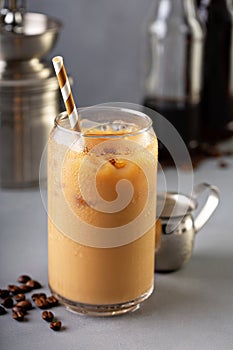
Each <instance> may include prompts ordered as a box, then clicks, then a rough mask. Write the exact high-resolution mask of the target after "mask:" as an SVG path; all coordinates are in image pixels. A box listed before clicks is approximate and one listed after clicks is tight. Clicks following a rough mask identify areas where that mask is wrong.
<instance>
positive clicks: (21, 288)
mask: <svg viewBox="0 0 233 350" xmlns="http://www.w3.org/2000/svg"><path fill="white" fill-rule="evenodd" d="M31 290H32V288H31V287H29V286H26V284H23V285H22V286H20V292H21V293H28V292H30V291H31Z"/></svg>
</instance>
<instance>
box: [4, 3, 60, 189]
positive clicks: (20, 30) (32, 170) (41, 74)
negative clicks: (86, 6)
mask: <svg viewBox="0 0 233 350" xmlns="http://www.w3.org/2000/svg"><path fill="white" fill-rule="evenodd" d="M0 4H1V11H0V187H3V188H7V187H8V188H20V187H28V186H33V185H38V182H39V165H40V159H41V155H42V152H43V149H44V147H45V145H46V140H47V136H48V133H49V130H50V129H51V126H52V124H53V119H54V117H55V116H56V115H57V114H58V113H59V112H60V92H59V87H58V83H57V80H56V77H55V75H54V72H53V69H52V67H51V66H50V65H49V64H48V63H46V61H44V60H43V58H44V57H45V56H46V55H47V54H48V53H49V51H50V50H51V49H52V48H53V46H54V45H55V43H56V40H57V37H58V34H59V30H60V28H61V22H60V21H58V20H57V19H54V18H50V17H47V16H46V15H43V14H39V13H27V12H26V9H25V1H17V0H15V1H2V2H0Z"/></svg>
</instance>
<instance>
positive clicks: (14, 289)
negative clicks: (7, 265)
mask: <svg viewBox="0 0 233 350" xmlns="http://www.w3.org/2000/svg"><path fill="white" fill-rule="evenodd" d="M8 290H9V292H10V293H12V294H13V295H16V294H19V293H20V292H21V290H20V287H19V286H16V285H14V284H9V286H8Z"/></svg>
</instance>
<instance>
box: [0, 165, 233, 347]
mask: <svg viewBox="0 0 233 350" xmlns="http://www.w3.org/2000/svg"><path fill="white" fill-rule="evenodd" d="M217 162H218V161H217V160H211V161H207V162H206V163H204V164H202V165H201V166H200V167H199V168H198V169H197V170H196V171H195V174H194V181H195V183H199V182H202V181H208V182H210V183H213V184H215V185H217V186H218V187H219V189H220V191H221V203H220V206H219V207H218V209H217V211H216V212H215V214H214V216H213V218H211V220H210V221H209V222H208V224H207V225H206V226H205V227H204V228H203V229H202V231H201V232H200V233H199V234H198V235H197V237H196V240H195V247H194V253H193V256H192V258H191V261H190V262H189V263H188V264H187V265H186V266H185V267H184V268H183V269H181V270H179V271H177V272H174V273H170V274H156V276H155V281H156V282H155V284H156V287H155V291H154V293H153V294H152V296H151V297H150V299H149V300H148V301H146V302H145V303H144V304H143V306H142V307H141V309H140V310H138V311H136V312H134V313H131V314H128V315H124V316H118V317H115V318H94V317H88V316H78V315H76V314H73V313H70V312H68V311H67V310H65V309H63V307H61V306H59V307H57V308H56V309H54V312H55V314H56V316H57V318H59V319H60V320H61V321H62V323H63V325H64V328H63V329H62V331H61V332H57V333H56V332H53V331H52V330H50V329H49V325H48V324H47V323H46V322H44V321H43V320H42V319H41V311H40V310H37V309H34V310H32V311H31V312H30V313H29V315H28V316H27V321H26V322H22V323H19V322H16V321H15V320H13V319H12V318H11V316H10V312H9V311H8V313H7V314H6V315H4V316H0V349H1V350H13V349H17V350H21V349H24V350H28V349H33V350H37V349H44V350H46V349H58V350H59V349H67V350H72V349H83V350H85V349H88V350H91V349H95V350H96V349H103V350H104V349H126V350H127V349H145V350H147V349H158V350H159V349H165V350H167V349H169V350H170V349H174V350H176V349H179V350H182V349H184V350H192V349H195V350H196V349H205V350H206V349H211V350H215V349H216V350H221V349H223V350H232V349H233V202H232V198H233V162H232V160H229V162H230V166H229V167H228V168H220V167H219V166H218V165H217ZM174 174H175V171H174V170H168V171H166V178H167V180H168V184H169V188H170V189H172V186H173V185H174V184H173V178H174ZM160 176H161V175H159V182H160ZM186 177H187V179H188V177H189V175H188V174H187V175H184V178H183V180H182V181H183V183H182V185H183V186H184V189H185V185H186V180H185V179H186ZM187 181H188V180H187ZM174 186H175V185H174ZM46 231H47V228H46V212H45V209H44V207H43V204H42V201H41V197H40V193H39V190H38V189H30V190H21V191H13V190H4V191H1V192H0V288H4V287H5V286H7V285H8V284H10V283H15V282H16V280H17V277H18V275H20V274H22V273H28V274H30V275H31V276H33V277H34V278H35V279H37V280H39V281H41V282H42V284H43V287H44V288H43V290H45V291H46V292H48V293H49V291H48V288H47V232H46Z"/></svg>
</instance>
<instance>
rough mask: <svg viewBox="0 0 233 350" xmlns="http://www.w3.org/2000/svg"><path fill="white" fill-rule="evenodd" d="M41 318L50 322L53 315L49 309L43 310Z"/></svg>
mask: <svg viewBox="0 0 233 350" xmlns="http://www.w3.org/2000/svg"><path fill="white" fill-rule="evenodd" d="M42 318H43V320H45V321H47V322H52V320H53V319H54V315H53V313H52V312H51V311H43V312H42Z"/></svg>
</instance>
